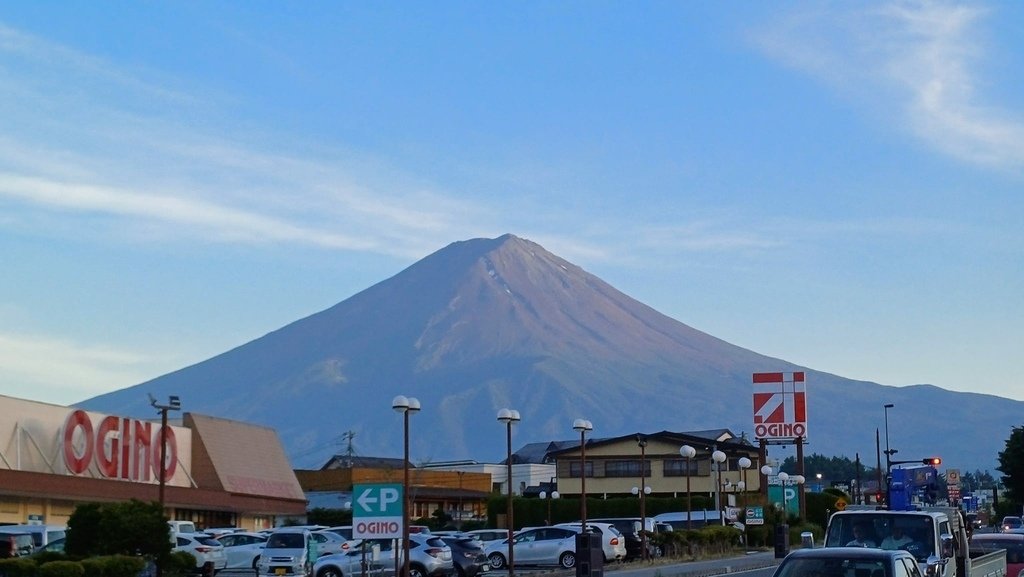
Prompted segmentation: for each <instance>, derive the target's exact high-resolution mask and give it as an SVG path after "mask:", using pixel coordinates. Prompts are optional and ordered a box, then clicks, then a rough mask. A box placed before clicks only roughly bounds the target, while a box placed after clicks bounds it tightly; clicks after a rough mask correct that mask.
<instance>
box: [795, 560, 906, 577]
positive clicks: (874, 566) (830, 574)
mask: <svg viewBox="0 0 1024 577" xmlns="http://www.w3.org/2000/svg"><path fill="white" fill-rule="evenodd" d="M776 577H891V575H890V572H889V570H888V567H887V566H886V564H885V563H883V562H881V561H869V560H851V559H790V560H789V561H787V562H785V563H783V564H782V566H781V567H779V572H778V573H777V574H776Z"/></svg>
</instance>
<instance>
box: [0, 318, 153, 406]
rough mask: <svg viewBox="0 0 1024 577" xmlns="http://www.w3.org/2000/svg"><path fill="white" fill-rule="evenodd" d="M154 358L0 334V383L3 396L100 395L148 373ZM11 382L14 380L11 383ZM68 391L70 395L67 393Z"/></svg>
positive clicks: (60, 397) (51, 399) (54, 397)
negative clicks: (2, 383)
mask: <svg viewBox="0 0 1024 577" xmlns="http://www.w3.org/2000/svg"><path fill="white" fill-rule="evenodd" d="M153 364H159V363H156V360H155V359H152V358H147V357H145V356H143V355H140V354H138V353H135V352H131V351H124V350H118V349H115V348H111V347H104V346H89V345H83V344H81V343H74V342H70V341H67V340H61V339H53V338H48V337H41V336H38V335H27V334H12V333H0V382H4V383H9V385H8V389H9V388H11V387H14V388H17V389H19V390H5V391H4V393H5V394H9V395H15V396H23V397H29V398H34V399H38V400H43V401H49V402H57V403H62V402H67V399H68V397H69V396H82V395H83V394H86V395H87V394H101V393H105V392H108V391H110V390H113V389H115V388H118V387H125V386H129V385H134V384H136V383H139V382H142V381H143V380H145V379H146V378H149V377H151V376H152V375H151V374H147V373H146V370H145V369H150V368H151V366H152V365H153ZM15 383H16V384H15ZM72 394H73V395H72Z"/></svg>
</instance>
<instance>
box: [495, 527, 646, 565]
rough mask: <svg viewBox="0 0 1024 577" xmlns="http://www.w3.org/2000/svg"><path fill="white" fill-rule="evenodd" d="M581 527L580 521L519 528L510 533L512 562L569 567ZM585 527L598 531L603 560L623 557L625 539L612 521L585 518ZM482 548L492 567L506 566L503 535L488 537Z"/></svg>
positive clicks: (591, 530) (574, 563) (506, 540)
mask: <svg viewBox="0 0 1024 577" xmlns="http://www.w3.org/2000/svg"><path fill="white" fill-rule="evenodd" d="M582 530H583V529H582V526H581V524H580V523H561V524H558V525H553V526H549V527H530V528H526V529H522V530H520V531H519V532H517V533H516V534H515V535H513V537H512V556H513V562H514V563H515V564H516V565H558V566H560V567H562V568H564V569H571V568H573V567H575V566H576V537H577V535H579V534H580V532H581V531H582ZM587 531H588V532H590V533H597V534H599V535H601V545H602V550H603V553H604V558H605V561H607V562H612V561H621V560H623V559H625V557H626V544H625V539H624V538H623V536H622V533H620V532H619V530H618V529H616V528H615V526H614V525H612V524H611V523H603V522H597V521H595V522H587ZM484 551H485V552H486V553H487V559H488V561H490V565H491V567H492V568H493V569H501V568H503V567H507V566H508V538H507V537H506V538H504V539H495V540H492V541H488V542H487V543H486V544H485V546H484Z"/></svg>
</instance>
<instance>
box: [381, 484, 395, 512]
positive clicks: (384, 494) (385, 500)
mask: <svg viewBox="0 0 1024 577" xmlns="http://www.w3.org/2000/svg"><path fill="white" fill-rule="evenodd" d="M398 494H399V491H397V490H395V489H393V488H391V487H384V488H382V489H381V490H380V510H381V511H387V510H388V505H391V504H394V503H397V502H398V497H399V495H398Z"/></svg>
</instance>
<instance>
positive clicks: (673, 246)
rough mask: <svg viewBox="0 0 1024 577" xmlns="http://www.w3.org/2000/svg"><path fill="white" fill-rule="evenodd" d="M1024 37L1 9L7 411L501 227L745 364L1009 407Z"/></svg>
mask: <svg viewBox="0 0 1024 577" xmlns="http://www.w3.org/2000/svg"><path fill="white" fill-rule="evenodd" d="M1021 22H1024V3H1019V2H1005V3H969V4H961V3H946V2H865V3H861V2H839V3H826V2H813V3H803V2H787V3H765V2H728V3H727V2H703V3H702V2H644V3H633V2H596V1H588V2H518V3H510V2H466V3H462V2H427V3H422V2H419V3H412V2H291V3H289V2H277V1H274V2H270V1H265V2H257V1H254V2H232V3H211V2H173V3H162V2H137V3H133V2H128V3H125V2H118V3H106V2H75V3H71V2H68V3H59V2H38V3H36V2H31V3H30V2H21V3H13V4H8V5H6V6H5V7H4V8H2V9H0V86H2V87H3V88H2V90H0V262H2V264H3V267H2V270H3V275H2V279H3V282H0V393H4V394H9V395H14V396H19V397H25V398H30V399H36V400H41V401H48V402H55V403H61V404H68V403H73V402H77V401H80V400H83V399H85V398H88V397H91V396H94V395H97V394H100V393H104V392H108V391H111V390H116V389H120V388H123V387H126V386H130V385H133V384H137V383H139V382H142V381H144V380H147V379H150V378H153V377H156V376H159V375H162V374H164V373H167V372H170V371H173V370H175V369H178V368H181V367H184V366H187V365H190V364H193V363H195V362H199V361H201V360H204V359H206V358H209V357H211V356H213V355H216V354H218V353H221V352H224V351H226V350H229V349H231V348H233V347H235V346H238V345H241V344H243V343H245V342H247V341H249V340H252V339H254V338H258V337H260V336H262V335H263V334H266V333H267V332H269V331H272V330H274V329H276V328H279V327H281V326H283V325H285V324H288V323H289V322H292V321H294V320H297V319H299V318H302V317H304V316H307V315H310V314H313V313H316V312H318V311H320V310H323V309H325V308H327V307H329V306H331V305H333V304H335V303H337V302H340V301H342V300H344V299H346V298H348V297H350V296H352V295H353V294H355V293H356V292H359V291H360V290H363V289H365V288H368V287H369V286H371V285H373V284H375V283H376V282H379V281H381V280H384V279H385V278H387V277H390V276H392V275H394V274H396V273H398V272H399V271H400V270H402V269H403V268H405V267H406V266H408V265H410V264H412V263H413V262H415V261H416V260H418V259H420V258H422V257H424V256H426V255H427V254H429V253H431V252H433V251H435V250H437V249H440V248H442V247H443V246H445V245H447V244H448V243H450V242H454V241H458V240H465V239H469V238H475V237H496V236H499V235H501V234H504V233H509V232H510V233H513V234H516V235H518V236H521V237H524V238H528V239H530V240H533V241H536V242H538V243H540V244H542V245H543V246H544V247H545V248H547V249H548V250H550V251H552V252H554V253H556V254H558V255H559V256H562V257H564V258H566V259H568V260H570V261H573V262H575V263H576V264H579V265H580V266H582V267H584V268H585V269H587V270H588V271H590V272H592V273H594V274H596V275H598V276H600V277H601V278H603V279H604V280H606V281H608V282H609V283H611V284H612V285H613V286H615V287H617V288H619V289H620V290H622V291H623V292H625V293H626V294H629V295H630V296H632V297H634V298H636V299H638V300H640V301H642V302H644V303H646V304H648V305H650V306H652V307H653V308H655V309H657V310H659V311H661V312H663V313H665V314H667V315H669V316H671V317H673V318H675V319H677V320H679V321H682V322H684V323H687V324H689V325H691V326H693V327H695V328H698V329H700V330H703V331H705V332H708V333H710V334H712V335H715V336H717V337H720V338H723V339H725V340H727V341H730V342H732V343H735V344H737V345H740V346H743V347H746V348H749V349H752V350H755V351H757V352H760V353H764V354H768V355H772V356H776V357H779V358H783V359H786V360H788V361H792V362H795V363H799V364H802V365H805V366H808V367H811V368H814V369H817V370H823V371H827V372H831V373H836V374H839V375H842V376H845V377H851V378H857V379H863V380H870V381H875V382H880V383H883V384H889V385H908V384H916V383H931V384H935V385H938V386H941V387H944V388H948V389H953V390H961V391H978V392H986V393H992V394H998V395H1002V396H1006V397H1011V398H1014V399H1019V400H1024V379H1022V378H1021V376H1020V375H1021V373H1022V371H1021V362H1022V359H1024V354H1022V352H1024V350H1022V349H1024V328H1022V327H1024V305H1022V301H1024V299H1022V295H1024V233H1022V232H1021V225H1020V223H1021V221H1022V217H1024V200H1022V195H1021V192H1022V190H1024V83H1022V82H1020V70H1021V69H1022V68H1024V50H1022V45H1024V44H1022V43H1024V40H1022V38H1024V35H1021V34H1020V23H1021ZM771 369H772V367H766V370H771ZM810 385H811V387H813V383H811V384H810ZM811 390H812V391H813V388H811Z"/></svg>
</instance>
